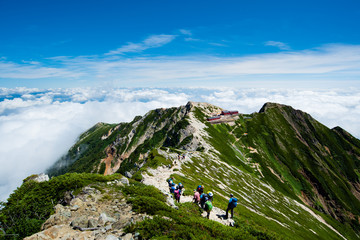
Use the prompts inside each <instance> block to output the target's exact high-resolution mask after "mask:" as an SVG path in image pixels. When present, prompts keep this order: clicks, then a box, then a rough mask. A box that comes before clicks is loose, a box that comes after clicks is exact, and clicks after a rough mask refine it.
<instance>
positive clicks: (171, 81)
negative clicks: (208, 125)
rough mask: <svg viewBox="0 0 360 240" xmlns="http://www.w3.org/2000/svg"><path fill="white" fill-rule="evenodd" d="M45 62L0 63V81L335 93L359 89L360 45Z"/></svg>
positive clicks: (155, 39)
mask: <svg viewBox="0 0 360 240" xmlns="http://www.w3.org/2000/svg"><path fill="white" fill-rule="evenodd" d="M174 37H175V36H173V35H156V36H152V37H149V38H148V39H146V40H144V41H143V42H142V43H140V44H129V45H126V46H124V47H123V49H122V50H121V51H119V53H120V52H123V51H138V50H140V49H146V48H149V47H155V46H161V45H162V44H165V43H167V42H169V41H171V39H173V38H174ZM48 60H50V61H54V63H55V65H56V66H57V68H54V67H52V68H47V67H44V66H39V65H21V64H16V63H11V62H4V61H2V62H1V61H0V78H10V79H11V78H17V79H34V78H48V81H53V79H54V78H57V79H65V80H67V79H72V78H76V79H78V80H82V81H84V82H85V83H98V84H99V85H104V84H107V82H108V83H109V85H112V86H114V85H113V84H115V86H118V87H140V86H141V87H150V86H154V87H193V86H195V87H200V86H204V85H209V86H214V87H218V86H227V87H230V86H236V87H243V86H244V84H247V86H248V87H258V86H259V84H262V85H261V86H267V87H279V86H280V87H281V86H284V85H286V84H287V86H290V87H299V86H300V85H303V86H305V85H306V84H308V83H310V82H311V85H310V86H311V87H313V86H314V85H316V86H317V87H323V86H325V87H326V86H329V84H330V83H331V84H332V86H331V87H334V86H344V85H345V83H344V81H348V82H350V81H351V84H352V86H354V87H358V86H359V83H358V76H359V74H360V45H326V46H322V47H319V48H316V49H311V50H303V51H287V52H281V53H272V54H255V55H249V56H241V57H214V56H182V57H179V56H162V57H149V56H143V57H132V58H125V57H119V56H115V55H112V56H81V57H64V56H62V57H53V58H51V59H48ZM324 81H325V84H324ZM305 83H306V84H305ZM293 84H295V86H293ZM88 85H90V84H88ZM275 85H277V86H275Z"/></svg>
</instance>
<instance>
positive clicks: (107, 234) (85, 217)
mask: <svg viewBox="0 0 360 240" xmlns="http://www.w3.org/2000/svg"><path fill="white" fill-rule="evenodd" d="M112 184H116V185H124V184H129V183H128V180H127V179H126V180H125V178H124V179H121V180H120V181H114V182H109V183H108V185H112ZM103 189H104V190H105V192H104V193H101V192H100V191H98V190H97V189H95V188H92V187H85V188H83V190H82V192H81V193H80V194H79V195H78V196H77V197H76V198H74V199H72V200H71V202H70V205H68V206H63V205H61V204H58V205H56V206H55V213H54V214H53V215H51V216H50V218H49V219H48V220H47V221H46V222H45V223H44V224H43V226H42V228H41V230H42V231H41V232H39V233H36V234H34V235H32V236H30V237H27V238H25V239H26V240H38V239H104V240H105V239H109V240H111V239H137V237H135V236H133V235H132V234H125V233H124V231H123V229H124V228H125V227H126V226H128V225H129V224H132V223H136V222H138V221H142V220H144V219H145V218H147V217H148V216H146V215H144V214H137V213H135V212H133V211H132V207H131V205H130V204H127V203H126V199H125V198H124V196H123V195H122V194H121V193H120V192H117V193H112V192H111V191H110V190H109V189H107V188H106V187H104V188H103Z"/></svg>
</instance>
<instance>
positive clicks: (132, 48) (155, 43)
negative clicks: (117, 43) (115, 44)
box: [106, 34, 176, 55]
mask: <svg viewBox="0 0 360 240" xmlns="http://www.w3.org/2000/svg"><path fill="white" fill-rule="evenodd" d="M175 38H176V35H166V34H160V35H152V36H150V37H148V38H146V39H145V40H144V41H142V42H140V43H132V42H129V43H128V44H126V45H124V46H122V47H120V48H118V49H116V50H113V51H110V52H109V53H107V54H106V55H115V54H124V53H128V52H142V51H144V50H146V49H149V48H158V47H161V46H163V45H165V44H168V43H170V42H171V41H173V40H174V39H175Z"/></svg>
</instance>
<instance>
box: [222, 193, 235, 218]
mask: <svg viewBox="0 0 360 240" xmlns="http://www.w3.org/2000/svg"><path fill="white" fill-rule="evenodd" d="M236 206H237V198H234V195H232V194H230V199H229V203H228V207H227V209H226V215H225V218H228V213H229V210H231V218H233V217H234V208H236Z"/></svg>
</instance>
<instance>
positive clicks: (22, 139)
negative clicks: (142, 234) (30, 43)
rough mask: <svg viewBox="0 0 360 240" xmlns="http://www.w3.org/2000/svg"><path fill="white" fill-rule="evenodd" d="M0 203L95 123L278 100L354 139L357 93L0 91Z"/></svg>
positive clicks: (252, 107)
mask: <svg viewBox="0 0 360 240" xmlns="http://www.w3.org/2000/svg"><path fill="white" fill-rule="evenodd" d="M1 97H6V98H7V99H5V100H3V101H1V102H0V142H1V143H2V144H1V145H0V164H1V166H2V167H1V168H0V200H5V198H6V197H7V196H8V194H9V193H10V192H11V191H13V190H14V189H15V188H16V187H17V186H19V185H20V184H21V181H22V179H24V178H25V177H27V176H29V175H30V174H33V173H40V172H43V171H44V170H45V169H46V168H47V167H48V166H50V165H51V164H52V163H54V161H56V160H57V159H58V158H59V157H60V156H61V155H62V154H64V153H65V152H66V151H67V150H68V149H69V147H70V146H71V145H72V144H73V143H74V142H75V140H76V138H77V137H78V136H79V134H80V133H81V132H83V131H85V130H87V129H88V128H90V127H91V126H92V125H94V124H95V123H97V122H108V123H118V122H124V121H125V122H128V121H131V120H132V119H133V117H134V116H136V115H143V114H145V113H146V112H147V111H149V110H151V109H155V108H160V107H173V106H180V105H184V104H186V102H187V101H189V100H191V101H203V102H204V101H205V102H209V103H212V104H215V105H218V106H220V107H222V108H225V109H229V110H231V109H236V110H239V111H240V112H242V113H252V112H255V111H259V109H260V108H261V107H262V105H263V104H264V103H265V102H268V101H271V102H279V103H282V104H287V105H291V106H293V107H294V108H296V109H300V110H302V111H305V112H308V113H309V114H311V115H312V116H313V117H314V118H316V119H317V120H319V121H320V122H321V123H323V124H325V125H326V126H328V127H330V128H332V127H335V126H337V125H339V126H341V127H343V128H344V129H345V130H347V131H349V132H350V133H352V134H353V135H354V136H356V137H358V138H359V137H360V125H359V121H358V119H360V90H359V89H355V88H353V89H346V90H344V89H343V90H339V89H333V90H301V89H300V90H299V89H293V90H289V89H287V90H285V89H280V90H279V89H266V88H256V89H255V88H254V89H238V88H221V89H216V88H215V89H211V88H208V89H206V88H188V89H186V88H183V89H178V88H174V89H156V88H145V89H93V88H86V89H55V90H39V89H27V88H17V89H6V88H0V98H1Z"/></svg>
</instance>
